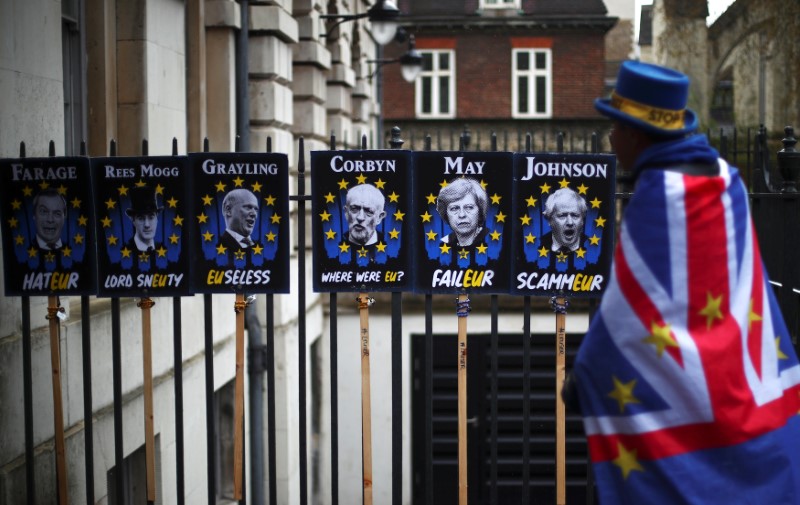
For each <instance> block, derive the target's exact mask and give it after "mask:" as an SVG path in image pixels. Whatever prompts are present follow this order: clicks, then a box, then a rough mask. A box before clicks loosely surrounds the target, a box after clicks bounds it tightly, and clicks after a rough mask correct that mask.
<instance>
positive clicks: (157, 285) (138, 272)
mask: <svg viewBox="0 0 800 505" xmlns="http://www.w3.org/2000/svg"><path fill="white" fill-rule="evenodd" d="M92 173H93V178H92V180H93V182H94V195H95V208H96V209H97V224H96V226H97V236H98V237H99V240H98V243H97V256H98V262H97V273H98V296H148V297H150V296H181V295H186V294H189V276H190V273H189V271H190V264H191V261H190V257H189V254H190V251H189V237H190V235H191V234H190V231H189V230H190V228H191V225H192V222H191V219H190V217H191V216H190V214H189V205H190V201H189V180H190V177H189V176H190V174H189V171H188V166H187V158H186V156H131V157H123V156H120V157H103V158H92Z"/></svg>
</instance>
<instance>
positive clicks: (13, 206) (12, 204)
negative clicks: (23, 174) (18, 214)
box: [11, 200, 22, 210]
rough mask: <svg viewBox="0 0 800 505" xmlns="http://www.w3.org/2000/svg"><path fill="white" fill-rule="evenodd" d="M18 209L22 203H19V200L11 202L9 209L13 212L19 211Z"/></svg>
mask: <svg viewBox="0 0 800 505" xmlns="http://www.w3.org/2000/svg"><path fill="white" fill-rule="evenodd" d="M20 207H22V202H20V201H19V200H14V201H13V202H11V208H12V209H13V210H19V208H20Z"/></svg>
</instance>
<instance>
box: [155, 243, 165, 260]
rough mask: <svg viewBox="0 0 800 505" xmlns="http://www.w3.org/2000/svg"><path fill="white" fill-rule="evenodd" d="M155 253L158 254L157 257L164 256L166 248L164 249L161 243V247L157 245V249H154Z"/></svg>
mask: <svg viewBox="0 0 800 505" xmlns="http://www.w3.org/2000/svg"><path fill="white" fill-rule="evenodd" d="M156 254H158V257H159V258H166V256H167V250H166V249H164V246H163V245H162V246H161V247H159V248H158V249H156Z"/></svg>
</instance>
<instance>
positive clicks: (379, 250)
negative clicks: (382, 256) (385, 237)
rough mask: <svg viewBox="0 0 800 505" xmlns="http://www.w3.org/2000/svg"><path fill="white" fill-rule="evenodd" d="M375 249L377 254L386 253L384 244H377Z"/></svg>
mask: <svg viewBox="0 0 800 505" xmlns="http://www.w3.org/2000/svg"><path fill="white" fill-rule="evenodd" d="M375 249H377V250H378V252H386V244H384V243H383V242H378V243H377V244H376V245H375Z"/></svg>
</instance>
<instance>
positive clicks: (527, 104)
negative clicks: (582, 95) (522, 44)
mask: <svg viewBox="0 0 800 505" xmlns="http://www.w3.org/2000/svg"><path fill="white" fill-rule="evenodd" d="M511 57H512V60H513V66H512V77H511V98H512V107H513V109H512V111H511V116H512V117H515V118H549V117H551V116H552V114H553V75H552V73H553V72H552V63H551V62H552V57H551V53H550V49H514V50H513V52H512V56H511Z"/></svg>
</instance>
